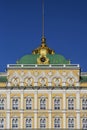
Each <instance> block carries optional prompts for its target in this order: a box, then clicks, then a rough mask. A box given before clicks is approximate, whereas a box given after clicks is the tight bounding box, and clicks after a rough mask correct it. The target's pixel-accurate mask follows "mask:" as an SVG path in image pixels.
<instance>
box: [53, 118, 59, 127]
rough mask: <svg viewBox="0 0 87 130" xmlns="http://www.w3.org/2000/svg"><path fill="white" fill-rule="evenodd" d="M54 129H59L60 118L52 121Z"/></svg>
mask: <svg viewBox="0 0 87 130" xmlns="http://www.w3.org/2000/svg"><path fill="white" fill-rule="evenodd" d="M54 128H60V118H58V117H56V118H55V119H54Z"/></svg>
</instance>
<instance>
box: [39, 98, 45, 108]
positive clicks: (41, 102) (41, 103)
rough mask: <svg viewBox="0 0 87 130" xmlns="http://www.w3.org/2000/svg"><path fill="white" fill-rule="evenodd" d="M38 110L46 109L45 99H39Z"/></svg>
mask: <svg viewBox="0 0 87 130" xmlns="http://www.w3.org/2000/svg"><path fill="white" fill-rule="evenodd" d="M40 109H46V99H45V98H44V97H41V99H40Z"/></svg>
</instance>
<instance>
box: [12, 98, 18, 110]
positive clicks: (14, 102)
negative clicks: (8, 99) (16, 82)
mask: <svg viewBox="0 0 87 130" xmlns="http://www.w3.org/2000/svg"><path fill="white" fill-rule="evenodd" d="M12 108H13V109H14V110H18V99H17V98H14V99H13V100H12Z"/></svg>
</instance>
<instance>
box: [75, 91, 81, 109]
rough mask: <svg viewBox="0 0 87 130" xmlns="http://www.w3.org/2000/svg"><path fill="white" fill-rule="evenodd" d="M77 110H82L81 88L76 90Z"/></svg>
mask: <svg viewBox="0 0 87 130" xmlns="http://www.w3.org/2000/svg"><path fill="white" fill-rule="evenodd" d="M76 110H77V111H80V92H79V90H78V91H77V92H76Z"/></svg>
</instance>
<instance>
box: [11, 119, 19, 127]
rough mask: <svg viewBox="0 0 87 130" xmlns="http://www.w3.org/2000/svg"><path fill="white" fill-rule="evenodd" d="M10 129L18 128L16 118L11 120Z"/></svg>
mask: <svg viewBox="0 0 87 130" xmlns="http://www.w3.org/2000/svg"><path fill="white" fill-rule="evenodd" d="M12 128H18V119H17V118H13V119H12Z"/></svg>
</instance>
